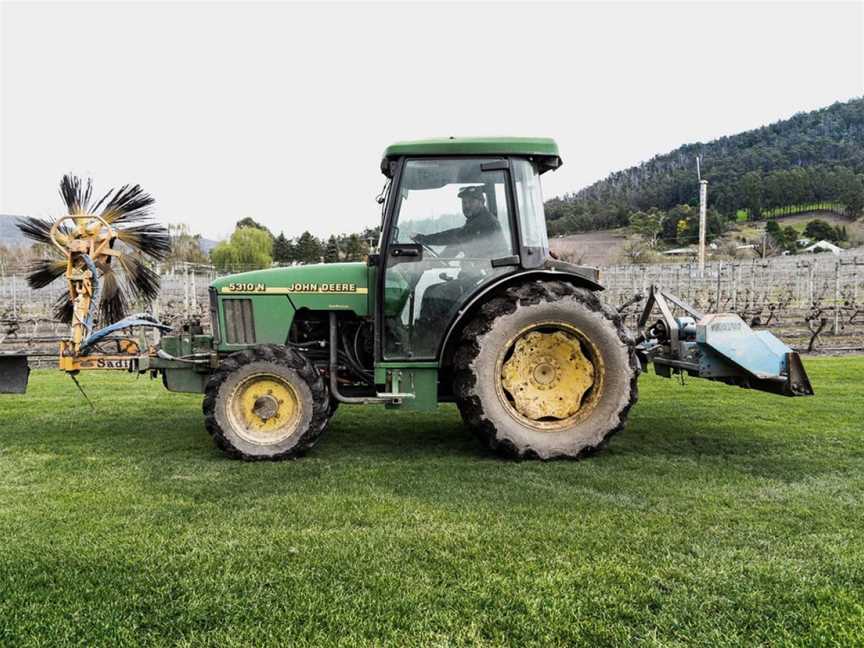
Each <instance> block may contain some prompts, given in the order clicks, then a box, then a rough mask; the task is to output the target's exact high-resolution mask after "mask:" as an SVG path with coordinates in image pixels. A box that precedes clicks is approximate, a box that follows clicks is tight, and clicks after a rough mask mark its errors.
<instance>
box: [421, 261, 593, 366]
mask: <svg viewBox="0 0 864 648" xmlns="http://www.w3.org/2000/svg"><path fill="white" fill-rule="evenodd" d="M543 280H547V281H564V282H567V283H570V284H573V285H574V286H579V287H580V288H587V289H588V290H591V291H594V292H597V291H601V290H603V286H602V285H600V284H599V283H597V282H596V281H594V280H593V279H590V278H589V277H587V276H584V275H582V274H577V273H575V272H567V271H562V270H555V269H544V268H538V269H536V270H526V271H523V272H518V273H516V274H509V275H506V276H504V277H501V278H500V279H497V280H495V281H492V282H490V283H488V284H487V285H485V286H483V288H482V289H481V290H479V291H478V292H477V294H475V295H474V296H473V297H472V298H471V299H469V300H468V301H467V302H466V303H465V305H464V306H463V307H462V308H461V309H459V311H457V313H456V315H455V316H454V318H453V319H452V320H451V322H450V325H449V326H448V327H447V334H446V335H445V336H444V340H443V341H442V342H441V347H440V348H439V355H438V358H439V366H440V367H445V366H448V365H449V364H450V357H451V356H452V354H453V351H454V350H455V347H456V345H457V344H458V337H459V336H458V332H459V331H460V330H461V329H462V326H463V325H464V324H466V323H467V322H470V321H471V318H472V317H473V316H474V313H475V312H476V311H477V309H478V308H480V306H482V305H483V303H484V302H485V301H486V300H487V299H488V298H489V296H490V295H492V294H493V293H494V292H496V291H498V290H501V289H503V288H507V287H509V286H513V285H516V284H521V283H525V282H526V281H543Z"/></svg>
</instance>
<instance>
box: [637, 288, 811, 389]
mask: <svg viewBox="0 0 864 648" xmlns="http://www.w3.org/2000/svg"><path fill="white" fill-rule="evenodd" d="M655 305H656V306H657V308H658V309H659V311H660V315H661V317H660V319H659V320H657V321H655V322H654V323H653V324H651V325H650V326H649V325H647V323H648V321H649V319H650V317H651V312H652V310H653V308H654V306H655ZM675 307H677V308H679V309H680V310H681V311H683V312H684V313H685V314H684V315H682V316H680V317H676V316H675V315H673V308H675ZM638 326H639V331H640V336H639V344H638V345H637V347H636V353H637V355H638V356H639V360H640V362H641V363H642V366H643V368H645V367H646V366H647V364H648V363H649V362H652V363H653V364H654V371H655V372H656V373H657V375H659V376H664V377H666V378H669V377H671V376H672V374H681V373H685V372H686V373H687V374H688V375H690V376H693V377H696V378H707V379H708V380H718V381H720V382H725V383H727V384H730V385H738V386H739V387H747V388H750V389H758V390H760V391H766V392H771V393H773V394H780V395H782V396H812V395H813V387H812V386H811V385H810V380H809V378H808V377H807V372H806V371H805V370H804V365H803V364H802V363H801V358H800V357H799V355H798V353H797V352H795V351H793V350H792V349H791V348H789V347H788V346H786V345H785V344H784V343H783V342H781V341H780V340H778V339H777V338H776V337H774V336H773V335H772V334H771V333H769V332H768V331H754V330H752V329H751V328H750V327H749V326H747V323H746V322H744V320H742V319H741V318H740V317H739V316H738V315H735V314H734V313H714V314H709V315H704V314H703V313H701V312H699V311H698V310H696V309H695V308H694V307H693V306H691V305H690V304H688V303H687V302H685V301H683V300H681V299H679V298H678V297H675V296H674V295H670V294H669V293H665V292H662V291H660V290H658V289H657V288H656V287H654V286H652V287H651V292H650V293H649V295H648V301H647V303H646V304H645V308H644V310H643V311H642V315H641V316H640V318H639V323H638Z"/></svg>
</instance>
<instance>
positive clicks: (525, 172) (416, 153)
mask: <svg viewBox="0 0 864 648" xmlns="http://www.w3.org/2000/svg"><path fill="white" fill-rule="evenodd" d="M560 164H561V159H560V157H559V155H558V147H557V145H556V144H555V142H554V141H552V140H550V139H527V138H508V139H455V138H451V139H444V140H424V141H417V142H404V143H399V144H394V145H392V146H390V147H388V148H387V150H386V151H385V154H384V159H383V160H382V164H381V169H382V171H383V172H384V174H385V175H386V176H387V177H388V178H389V179H390V180H391V183H390V185H389V188H388V192H387V199H386V201H385V208H384V222H383V227H382V234H381V242H380V256H379V257H378V258H377V259H375V262H376V263H377V264H378V265H380V267H381V273H380V275H379V282H380V289H381V293H380V294H382V295H383V300H381V303H380V304H379V309H378V313H377V322H378V324H379V326H378V327H376V328H378V330H379V331H380V347H379V348H380V359H381V360H383V361H394V360H414V361H417V360H429V361H433V360H436V359H438V358H439V355H440V353H439V352H440V351H441V345H442V342H443V341H444V339H445V337H446V334H447V332H448V330H450V328H451V326H450V325H451V322H453V321H454V319H455V318H456V316H457V315H458V313H459V312H460V310H461V309H463V308H464V307H465V306H466V304H467V303H468V302H469V301H470V300H471V299H472V298H473V297H474V296H476V295H477V294H478V293H479V292H482V291H483V289H484V287H486V286H487V285H491V284H493V283H495V282H496V281H497V280H500V279H501V278H503V277H505V276H506V275H509V274H513V273H515V272H518V271H520V270H530V269H537V268H541V267H542V266H543V265H544V263H545V262H546V260H547V258H548V250H549V242H548V239H547V236H546V222H545V218H544V213H543V199H542V192H541V189H540V176H541V175H542V174H543V173H545V172H546V171H548V170H550V169H555V168H557V167H558V166H560Z"/></svg>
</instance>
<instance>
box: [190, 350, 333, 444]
mask: <svg viewBox="0 0 864 648" xmlns="http://www.w3.org/2000/svg"><path fill="white" fill-rule="evenodd" d="M203 409H204V421H205V425H206V427H207V430H208V431H209V432H210V434H211V435H212V436H213V440H214V441H215V443H216V445H217V446H219V447H220V448H221V449H222V450H223V451H225V453H226V454H228V455H229V456H231V457H234V458H237V459H245V460H247V461H251V460H260V459H270V460H278V459H287V458H290V457H295V456H297V455H299V454H301V453H302V452H304V451H305V450H308V449H309V448H311V447H312V446H313V445H314V444H315V442H316V441H317V440H318V437H319V436H320V434H321V432H323V430H324V428H325V427H326V425H327V422H328V420H329V414H330V397H329V394H328V392H327V388H326V387H325V386H324V381H323V380H322V378H321V376H320V375H319V373H318V372H317V371H316V370H315V367H314V366H313V365H312V364H311V363H310V362H309V360H308V359H307V358H305V357H304V356H303V355H301V354H299V353H297V352H296V351H294V350H293V349H289V348H286V347H284V346H277V345H267V346H260V347H255V348H253V349H247V350H245V351H239V352H237V353H234V354H232V355H230V356H228V357H227V358H226V359H225V360H224V361H223V362H222V364H221V365H220V367H219V369H218V370H217V371H216V372H214V373H213V374H212V375H211V376H210V378H209V379H208V381H207V385H206V387H205V395H204V405H203Z"/></svg>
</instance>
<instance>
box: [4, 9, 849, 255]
mask: <svg viewBox="0 0 864 648" xmlns="http://www.w3.org/2000/svg"><path fill="white" fill-rule="evenodd" d="M0 21H2V27H0V29H2V31H0V34H2V47H0V55H2V68H0V71H2V72H0V73H2V78H0V110H2V114H0V213H6V214H30V215H39V216H49V215H54V214H56V213H58V212H59V211H60V202H59V197H58V195H57V184H58V182H59V180H60V177H61V175H62V174H63V173H64V172H68V171H72V172H75V173H78V174H81V175H89V176H92V177H93V178H94V181H95V183H96V186H97V191H101V190H104V189H108V188H110V187H111V186H114V185H118V184H123V183H127V182H131V183H140V184H141V185H143V187H144V188H145V189H146V190H148V191H149V192H151V193H152V194H153V195H154V196H155V198H156V201H157V203H156V208H157V210H156V214H157V217H158V219H159V220H161V221H163V222H166V223H178V222H186V223H188V224H189V226H190V227H191V228H192V229H193V231H198V232H202V233H204V234H205V235H206V236H208V237H211V238H219V237H224V236H226V235H227V234H228V233H230V231H231V230H232V229H233V224H234V223H235V222H236V221H237V220H238V219H240V218H243V217H245V216H251V217H253V218H255V219H256V220H259V221H261V222H263V223H264V224H266V225H267V226H268V227H270V228H271V229H272V230H273V231H276V232H278V231H284V232H285V234H286V235H288V236H296V235H298V234H300V233H301V232H302V231H303V230H304V229H309V230H311V231H312V232H314V233H315V234H317V235H328V234H331V233H334V232H341V231H356V230H359V229H360V228H362V227H363V226H366V225H374V224H376V223H377V221H378V208H377V205H376V204H375V202H374V198H375V195H376V194H377V193H378V191H379V190H380V188H381V185H382V182H383V177H382V176H381V175H380V172H379V170H378V164H379V161H380V157H381V153H382V151H383V149H384V147H385V146H386V145H387V144H389V143H391V142H393V141H397V140H402V139H416V138H423V137H438V136H449V135H457V136H459V135H540V136H550V137H554V138H555V139H557V141H558V143H559V146H560V147H561V151H562V155H563V157H564V166H563V167H562V168H561V169H560V170H559V171H557V172H555V173H551V174H547V175H546V176H544V181H545V187H544V193H545V195H546V197H551V196H554V195H558V194H561V193H565V192H569V191H574V190H578V189H579V188H581V187H583V186H585V185H588V184H590V183H591V182H593V181H595V180H598V179H600V178H603V177H605V176H606V175H607V174H608V173H610V172H612V171H615V170H618V169H621V168H624V167H627V166H630V165H633V164H638V163H639V162H640V161H644V160H646V159H648V158H650V157H652V156H653V155H655V154H658V153H663V152H666V151H669V150H670V149H673V148H675V147H677V146H679V145H681V144H683V143H687V142H694V141H707V140H710V139H713V138H716V137H719V136H721V135H726V134H733V133H736V132H739V131H742V130H746V129H750V128H754V127H758V126H760V125H763V124H766V123H769V122H772V121H776V120H778V119H781V118H786V117H789V116H791V115H793V114H794V113H796V112H799V111H806V110H812V109H814V108H819V107H823V106H827V105H829V104H831V103H833V102H834V101H838V100H839V101H843V100H847V99H850V98H852V97H856V96H861V95H862V94H864V11H862V4H861V3H858V2H854V3H846V4H831V3H826V2H818V3H780V2H771V3H768V4H754V3H746V4H731V3H723V4H714V3H710V4H709V3H699V2H687V3H664V4H660V3H651V2H640V3H637V4H625V3H609V2H607V3H603V4H548V5H541V4H537V3H531V4H498V3H483V4H473V5H466V4H459V5H443V4H436V5H425V4H374V5H373V4H359V3H352V4H348V5H341V4H329V3H328V4H322V3H319V4H317V5H305V4H277V3H263V4H254V5H253V4H250V3H237V4H233V3H204V2H195V3H189V4H174V3H172V4H153V3H147V4H132V3H113V4H107V3H95V4H78V3H61V4H47V3H37V2H30V3H20V4H19V3H14V2H4V3H3V4H2V10H0Z"/></svg>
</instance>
